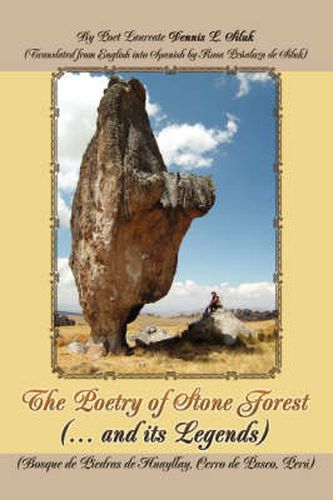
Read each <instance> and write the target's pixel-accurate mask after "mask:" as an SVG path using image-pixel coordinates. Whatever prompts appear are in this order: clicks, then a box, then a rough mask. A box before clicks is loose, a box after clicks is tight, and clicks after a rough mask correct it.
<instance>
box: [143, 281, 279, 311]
mask: <svg viewBox="0 0 333 500" xmlns="http://www.w3.org/2000/svg"><path fill="white" fill-rule="evenodd" d="M212 290H215V291H217V293H218V294H220V296H221V297H222V299H223V302H224V305H225V307H226V308H228V309H233V308H248V309H262V310H263V309H267V310H271V309H274V308H275V286H274V284H273V283H268V282H258V283H241V284H240V285H237V286H231V285H229V284H228V283H221V284H219V285H199V284H197V283H195V282H194V281H191V280H187V281H185V282H184V283H182V282H174V283H173V284H172V287H171V289H170V291H169V293H168V295H166V296H165V297H164V298H163V299H161V300H160V301H159V302H156V303H155V304H149V305H147V306H145V311H146V312H151V313H156V314H170V313H172V314H174V313H181V312H185V313H191V312H196V311H203V310H204V309H205V307H206V306H207V305H208V303H209V301H210V297H211V291H212Z"/></svg>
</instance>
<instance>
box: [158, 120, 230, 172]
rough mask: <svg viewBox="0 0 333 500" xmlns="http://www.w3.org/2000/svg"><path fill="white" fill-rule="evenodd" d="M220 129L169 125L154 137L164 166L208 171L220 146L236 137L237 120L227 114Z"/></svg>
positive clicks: (198, 124)
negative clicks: (206, 168) (223, 125)
mask: <svg viewBox="0 0 333 500" xmlns="http://www.w3.org/2000/svg"><path fill="white" fill-rule="evenodd" d="M226 116H227V123H226V126H225V128H224V129H218V128H206V127H205V126H204V125H203V124H202V123H196V124H194V125H189V124H187V123H182V124H172V125H167V126H166V127H164V128H163V129H162V130H161V131H160V132H159V133H158V134H157V137H156V140H157V143H158V145H159V148H160V151H161V153H162V156H163V159H164V161H165V163H166V165H167V166H170V165H175V166H178V167H181V168H184V169H195V168H200V167H209V166H211V164H212V162H213V158H212V154H213V153H214V152H215V151H216V149H217V147H218V146H219V145H221V144H225V143H229V142H231V141H232V139H233V137H234V135H235V134H236V133H237V130H238V124H237V119H236V117H234V116H233V115H231V114H227V115H226Z"/></svg>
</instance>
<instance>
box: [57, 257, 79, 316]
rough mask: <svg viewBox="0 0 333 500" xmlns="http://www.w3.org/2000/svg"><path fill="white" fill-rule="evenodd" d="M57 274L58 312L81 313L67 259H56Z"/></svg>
mask: <svg viewBox="0 0 333 500" xmlns="http://www.w3.org/2000/svg"><path fill="white" fill-rule="evenodd" d="M58 273H59V284H58V310H59V311H68V312H79V311H81V307H80V305H79V298H78V293H77V289H76V285H75V281H74V276H73V273H72V270H71V268H70V267H69V264H68V258H59V259H58Z"/></svg>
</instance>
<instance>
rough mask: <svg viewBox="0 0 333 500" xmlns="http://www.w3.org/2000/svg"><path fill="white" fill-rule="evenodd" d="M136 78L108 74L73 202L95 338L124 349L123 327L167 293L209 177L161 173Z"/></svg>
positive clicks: (80, 278)
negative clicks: (149, 304) (183, 243)
mask: <svg viewBox="0 0 333 500" xmlns="http://www.w3.org/2000/svg"><path fill="white" fill-rule="evenodd" d="M145 99H146V94H145V89H144V87H143V85H142V84H141V83H140V82H139V81H138V80H136V79H131V80H129V81H128V82H126V81H124V80H120V79H119V78H111V80H110V82H109V85H108V88H107V89H106V90H105V91H104V96H103V97H102V99H101V102H100V104H99V107H98V117H97V127H96V132H95V134H94V136H93V138H92V139H91V141H90V143H89V145H88V147H87V149H86V152H85V153H84V156H83V159H82V164H81V169H80V177H79V181H78V185H77V189H76V193H75V196H74V200H73V205H72V216H71V230H72V253H71V258H70V266H71V269H72V271H73V274H74V277H75V281H76V285H77V289H78V293H79V298H80V304H81V306H82V309H83V312H84V315H85V318H86V320H87V321H88V323H89V324H90V326H91V329H92V335H93V338H94V339H95V340H102V341H103V342H104V345H105V348H106V350H107V351H108V352H110V351H111V352H113V353H118V352H122V351H124V350H126V348H127V344H126V325H127V323H129V322H131V321H133V320H134V319H135V318H136V317H137V315H138V313H139V311H140V310H141V308H142V307H143V305H144V304H146V303H148V302H155V301H157V300H159V299H160V298H161V297H163V296H164V295H166V293H167V292H168V291H169V289H170V287H171V284H172V280H173V277H174V274H175V271H176V266H177V255H178V250H179V246H180V244H181V241H182V239H183V237H184V235H185V233H186V231H187V230H188V228H189V226H190V224H191V222H192V220H193V219H194V218H195V217H200V216H202V215H204V214H205V213H206V212H207V211H208V210H209V209H210V208H211V206H212V205H213V203H214V199H215V195H214V186H213V183H212V181H211V179H210V178H209V177H198V176H196V175H191V174H181V175H179V174H171V173H167V170H166V167H165V164H164V162H163V159H162V156H161V154H160V151H159V149H158V146H157V142H156V140H155V137H154V135H153V133H152V130H151V128H150V124H149V119H148V116H147V113H146V111H145Z"/></svg>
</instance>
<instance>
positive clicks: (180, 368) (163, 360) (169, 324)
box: [57, 315, 277, 375]
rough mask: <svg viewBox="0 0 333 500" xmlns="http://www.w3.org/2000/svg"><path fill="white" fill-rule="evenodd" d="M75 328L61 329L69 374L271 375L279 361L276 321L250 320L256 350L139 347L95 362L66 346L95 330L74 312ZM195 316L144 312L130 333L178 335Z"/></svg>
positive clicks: (62, 362)
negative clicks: (152, 330)
mask: <svg viewBox="0 0 333 500" xmlns="http://www.w3.org/2000/svg"><path fill="white" fill-rule="evenodd" d="M72 318H73V319H74V320H75V321H76V325H75V326H64V327H60V328H59V330H60V334H61V336H60V337H59V339H58V340H57V342H58V366H59V367H60V368H62V370H64V371H65V372H66V373H70V374H77V375H78V374H82V375H86V374H98V373H105V372H116V373H119V374H121V373H126V374H130V373H131V374H157V373H165V372H169V371H171V372H177V373H180V374H182V373H183V374H189V373H191V374H215V373H216V374H218V373H224V372H226V371H236V372H237V373H253V374H255V373H266V372H268V371H269V370H270V369H271V368H272V367H273V366H274V365H275V341H276V332H277V327H276V321H275V320H267V321H253V322H248V323H247V324H248V325H249V326H250V327H252V328H253V329H254V330H255V331H256V332H258V339H259V340H258V342H257V343H256V344H255V345H254V346H253V349H247V348H245V347H237V348H234V349H228V348H226V347H224V346H221V345H195V346H194V345H193V344H191V343H189V342H183V343H181V344H180V345H179V346H177V347H176V348H174V347H173V348H172V349H170V348H169V349H168V348H154V349H142V348H136V349H135V350H134V353H133V354H132V355H131V356H125V355H121V356H112V355H109V356H106V357H104V358H102V359H98V360H95V361H90V360H89V359H88V358H87V356H86V354H83V353H82V354H79V353H75V354H74V353H69V352H68V350H67V347H66V346H67V345H68V344H69V343H70V342H71V341H72V340H73V339H76V340H77V341H79V342H86V341H87V340H88V339H89V336H90V328H89V326H88V325H87V323H86V322H85V320H84V318H83V317H82V316H72ZM194 320H195V318H189V317H186V316H179V317H159V316H149V315H140V316H139V317H138V318H137V319H136V321H135V322H133V323H131V324H130V325H129V327H128V340H129V343H131V334H133V333H135V332H137V331H139V330H141V329H142V328H143V327H145V326H152V325H154V326H156V327H159V328H162V329H164V330H167V331H168V332H171V333H173V334H174V336H175V337H177V336H179V335H180V334H181V332H182V331H183V330H185V329H186V328H187V325H188V323H191V322H192V321H194Z"/></svg>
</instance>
